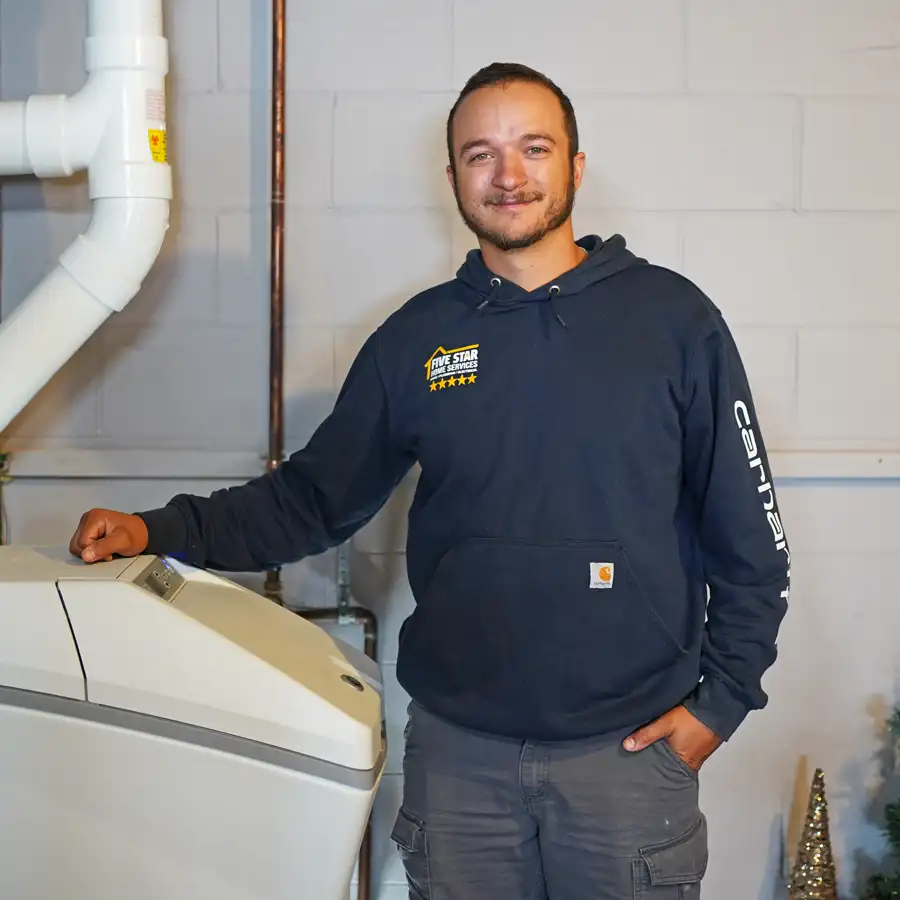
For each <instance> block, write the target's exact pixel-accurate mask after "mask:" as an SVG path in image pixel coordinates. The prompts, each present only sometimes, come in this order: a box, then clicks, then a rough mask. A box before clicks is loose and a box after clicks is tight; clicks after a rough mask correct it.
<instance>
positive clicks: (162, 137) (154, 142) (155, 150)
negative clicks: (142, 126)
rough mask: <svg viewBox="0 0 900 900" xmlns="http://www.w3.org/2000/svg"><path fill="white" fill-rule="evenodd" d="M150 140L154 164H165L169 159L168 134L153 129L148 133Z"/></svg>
mask: <svg viewBox="0 0 900 900" xmlns="http://www.w3.org/2000/svg"><path fill="white" fill-rule="evenodd" d="M147 134H148V136H149V138H150V155H151V156H152V157H153V161H154V162H158V163H164V162H166V161H167V159H168V152H167V150H166V133H165V131H162V130H160V129H157V128H151V129H150V130H149V131H148V132H147Z"/></svg>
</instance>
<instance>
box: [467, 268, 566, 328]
mask: <svg viewBox="0 0 900 900" xmlns="http://www.w3.org/2000/svg"><path fill="white" fill-rule="evenodd" d="M502 283H503V282H502V281H501V280H500V279H499V278H497V277H496V276H494V277H493V278H492V279H491V290H490V293H488V294H487V295H486V296H485V298H484V300H482V301H481V303H479V304H478V306H476V307H475V309H476V310H482V309H484V307H485V306H487V305H488V304H489V303H492V302H493V301H494V299H495V298H496V296H497V292H498V291H499V290H500V287H501V285H502ZM558 294H559V285H558V284H554V285H551V287H550V293H549V297H548V299H549V300H550V309H551V310H552V311H553V316H554V317H555V319H556V321H557V322H559V324H560V325H562V327H563V328H568V327H569V326H568V325H567V324H566V321H565V319H563V317H562V316H561V315H560V314H559V310H558V309H557V308H556V297H557V295H558Z"/></svg>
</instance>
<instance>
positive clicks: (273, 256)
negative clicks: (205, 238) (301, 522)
mask: <svg viewBox="0 0 900 900" xmlns="http://www.w3.org/2000/svg"><path fill="white" fill-rule="evenodd" d="M285 32H286V0H272V147H271V151H272V162H271V166H272V171H271V178H272V189H271V193H272V196H271V222H270V227H271V234H270V240H269V265H270V276H269V458H268V462H267V468H268V470H269V471H270V472H271V471H272V470H274V469H276V468H278V466H279V465H281V461H282V459H283V456H284V192H285V189H284V184H285V182H284V144H285V140H284V135H285V127H284V118H285V116H284V106H285V48H286V43H287V42H286V40H285ZM264 591H265V594H266V596H267V597H268V598H269V599H270V600H274V601H275V602H276V603H278V604H279V605H281V606H284V587H283V585H282V583H281V570H280V569H278V568H273V569H270V570H269V571H268V572H267V573H266V581H265V586H264Z"/></svg>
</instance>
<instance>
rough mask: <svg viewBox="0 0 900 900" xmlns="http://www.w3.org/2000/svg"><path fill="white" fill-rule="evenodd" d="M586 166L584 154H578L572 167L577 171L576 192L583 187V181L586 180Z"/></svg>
mask: <svg viewBox="0 0 900 900" xmlns="http://www.w3.org/2000/svg"><path fill="white" fill-rule="evenodd" d="M584 164H585V158H584V153H581V152H579V153H576V154H575V158H574V159H573V160H572V165H573V168H574V170H575V190H576V191H577V190H578V188H580V187H581V179H582V178H584Z"/></svg>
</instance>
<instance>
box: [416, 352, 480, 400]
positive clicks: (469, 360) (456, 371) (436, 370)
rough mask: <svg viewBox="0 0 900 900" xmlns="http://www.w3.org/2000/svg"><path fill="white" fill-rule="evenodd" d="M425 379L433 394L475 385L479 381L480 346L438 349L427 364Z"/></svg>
mask: <svg viewBox="0 0 900 900" xmlns="http://www.w3.org/2000/svg"><path fill="white" fill-rule="evenodd" d="M425 377H426V378H427V379H428V390H429V391H430V392H431V393H436V392H437V391H446V390H447V389H448V388H452V387H464V386H466V385H470V384H475V382H476V381H477V380H478V344H469V345H468V346H466V347H456V348H455V349H453V350H445V349H444V348H443V347H438V348H437V350H435V351H434V353H432V354H431V357H430V358H429V360H428V362H427V363H425Z"/></svg>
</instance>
